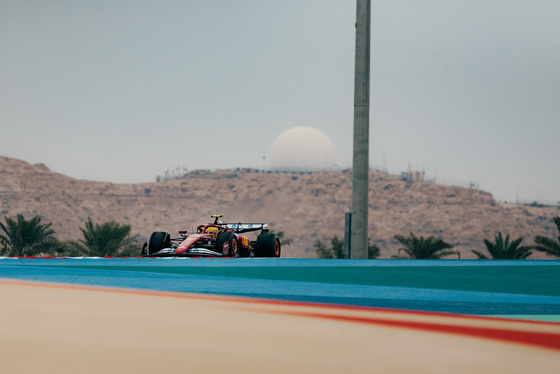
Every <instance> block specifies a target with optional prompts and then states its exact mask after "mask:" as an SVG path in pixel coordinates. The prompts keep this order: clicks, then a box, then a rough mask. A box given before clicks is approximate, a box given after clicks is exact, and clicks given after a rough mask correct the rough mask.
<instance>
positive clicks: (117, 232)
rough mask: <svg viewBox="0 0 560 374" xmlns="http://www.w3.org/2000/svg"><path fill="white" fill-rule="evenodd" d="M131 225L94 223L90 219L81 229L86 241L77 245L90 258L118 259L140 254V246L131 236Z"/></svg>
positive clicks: (113, 222) (111, 222)
mask: <svg viewBox="0 0 560 374" xmlns="http://www.w3.org/2000/svg"><path fill="white" fill-rule="evenodd" d="M130 230H131V227H130V225H121V224H119V223H117V222H115V221H110V222H105V223H103V224H97V223H93V221H92V220H91V217H88V219H87V221H86V223H85V227H83V228H80V231H82V234H83V235H84V239H80V241H79V242H78V243H75V245H76V246H77V247H78V249H79V250H81V251H82V252H84V253H85V254H87V255H88V256H98V257H116V256H130V255H134V254H139V253H140V249H141V248H140V244H139V243H138V240H137V239H136V238H135V237H131V236H130Z"/></svg>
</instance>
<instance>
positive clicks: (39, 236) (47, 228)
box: [0, 214, 58, 256]
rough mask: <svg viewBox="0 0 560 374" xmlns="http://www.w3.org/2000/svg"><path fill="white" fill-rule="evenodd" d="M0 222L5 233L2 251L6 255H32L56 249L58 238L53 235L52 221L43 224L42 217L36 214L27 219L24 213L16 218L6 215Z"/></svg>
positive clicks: (1, 241)
mask: <svg viewBox="0 0 560 374" xmlns="http://www.w3.org/2000/svg"><path fill="white" fill-rule="evenodd" d="M4 219H5V221H6V223H2V222H0V228H1V229H2V230H3V231H4V234H0V244H1V245H2V247H1V248H0V253H1V254H3V255H6V256H32V255H36V254H39V253H49V252H51V251H53V250H56V247H57V245H58V240H57V239H56V238H55V237H54V236H53V235H54V233H55V232H54V230H53V229H51V225H52V224H51V223H47V224H42V223H41V217H39V216H38V215H35V217H33V218H31V219H30V220H26V219H25V217H24V216H23V215H22V214H18V215H17V216H16V219H12V218H9V217H4Z"/></svg>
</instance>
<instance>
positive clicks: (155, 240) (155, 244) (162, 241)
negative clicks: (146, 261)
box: [147, 231, 171, 256]
mask: <svg viewBox="0 0 560 374" xmlns="http://www.w3.org/2000/svg"><path fill="white" fill-rule="evenodd" d="M170 239H171V235H169V233H168V232H167V231H156V232H154V233H152V235H151V236H150V240H149V241H148V248H147V254H148V256H151V255H153V254H154V253H156V252H159V251H161V250H162V249H163V248H169V247H171V240H170Z"/></svg>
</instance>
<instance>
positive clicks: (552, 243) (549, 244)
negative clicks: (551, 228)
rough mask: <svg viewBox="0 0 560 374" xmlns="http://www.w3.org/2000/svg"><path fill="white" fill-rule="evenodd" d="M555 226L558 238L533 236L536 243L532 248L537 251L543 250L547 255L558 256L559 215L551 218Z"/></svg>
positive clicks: (559, 255)
mask: <svg viewBox="0 0 560 374" xmlns="http://www.w3.org/2000/svg"><path fill="white" fill-rule="evenodd" d="M553 220H554V223H555V224H556V228H557V229H558V238H556V239H554V238H552V239H551V238H547V237H545V236H540V235H539V236H535V239H534V241H535V243H536V244H537V245H536V246H534V247H533V248H534V249H536V250H537V251H543V252H546V253H548V254H549V255H553V256H556V257H560V217H559V216H556V217H554V218H553Z"/></svg>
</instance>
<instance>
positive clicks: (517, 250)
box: [473, 232, 532, 260]
mask: <svg viewBox="0 0 560 374" xmlns="http://www.w3.org/2000/svg"><path fill="white" fill-rule="evenodd" d="M522 241H523V238H518V239H515V240H514V241H512V242H511V243H510V242H509V235H506V239H505V240H504V238H503V236H502V233H501V232H499V233H498V235H496V238H495V239H494V243H492V242H490V241H488V240H486V239H484V244H485V245H486V248H487V249H488V252H490V256H492V257H491V258H493V259H494V260H522V259H525V258H527V257H529V256H530V255H531V254H532V252H531V247H530V246H526V245H520V244H521V242H522ZM473 253H474V254H475V255H477V256H478V258H479V259H480V260H487V259H488V257H487V256H486V255H485V254H483V253H481V252H479V251H475V250H473Z"/></svg>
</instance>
